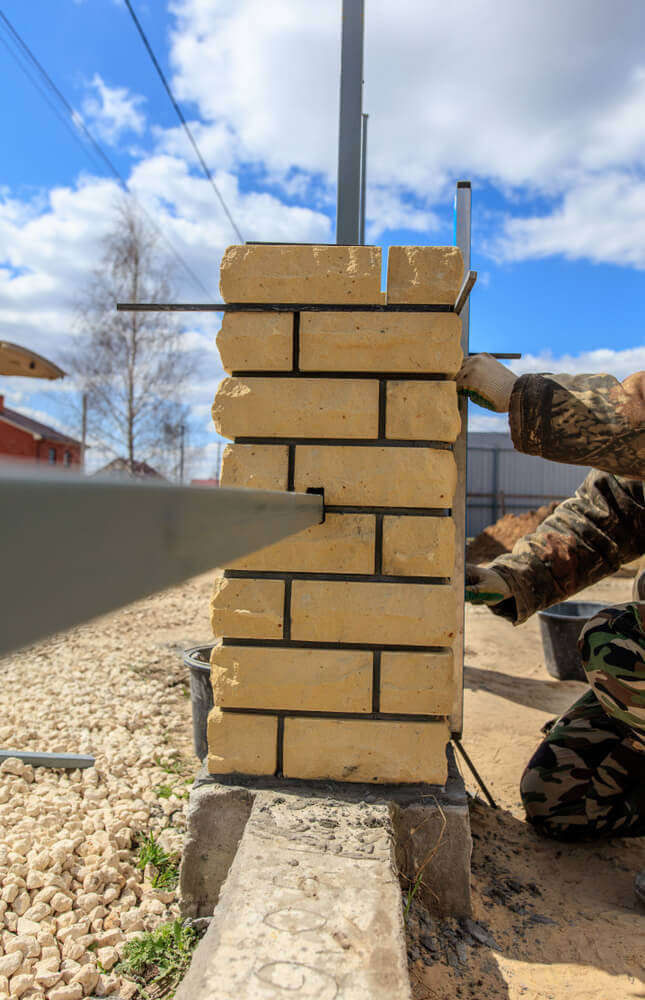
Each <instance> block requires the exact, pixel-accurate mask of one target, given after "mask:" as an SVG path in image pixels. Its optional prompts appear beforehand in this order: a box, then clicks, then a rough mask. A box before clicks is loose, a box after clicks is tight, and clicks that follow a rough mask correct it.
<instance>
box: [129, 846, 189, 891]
mask: <svg viewBox="0 0 645 1000" xmlns="http://www.w3.org/2000/svg"><path fill="white" fill-rule="evenodd" d="M147 864H152V865H154V867H155V868H156V869H157V874H156V875H155V876H154V877H153V879H152V886H153V888H154V889H174V888H175V886H176V885H177V882H178V880H179V866H178V864H177V855H176V854H168V852H167V851H164V849H163V847H162V846H161V844H159V843H158V842H157V840H156V839H155V835H154V833H149V834H148V836H147V837H143V839H141V840H140V846H139V856H138V858H137V868H139V869H140V870H141V871H143V869H144V868H145V867H146V865H147Z"/></svg>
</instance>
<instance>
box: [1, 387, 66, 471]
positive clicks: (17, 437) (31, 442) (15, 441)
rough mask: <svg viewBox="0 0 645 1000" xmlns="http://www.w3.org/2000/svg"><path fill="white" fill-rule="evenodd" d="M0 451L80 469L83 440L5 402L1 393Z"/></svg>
mask: <svg viewBox="0 0 645 1000" xmlns="http://www.w3.org/2000/svg"><path fill="white" fill-rule="evenodd" d="M0 455H4V456H6V457H8V458H24V459H30V460H31V461H36V462H42V463H46V464H47V465H60V466H63V467H64V468H72V467H74V468H77V469H78V468H79V467H80V464H81V442H80V441H77V440H76V439H75V438H72V437H69V436H68V435H67V434H61V432H60V431H57V430H56V429H55V428H54V427H48V426H47V424H41V423H40V422H39V421H38V420H32V418H31V417H27V416H25V415H24V414H23V413H18V411H17V410H10V409H9V407H8V406H5V405H4V396H0Z"/></svg>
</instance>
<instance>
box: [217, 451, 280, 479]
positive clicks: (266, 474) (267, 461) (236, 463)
mask: <svg viewBox="0 0 645 1000" xmlns="http://www.w3.org/2000/svg"><path fill="white" fill-rule="evenodd" d="M288 468H289V449H288V447H287V445H286V444H229V445H227V446H226V448H225V449H224V457H223V458H222V474H221V483H222V486H248V487H253V488H254V489H256V490H286V488H287V476H288Z"/></svg>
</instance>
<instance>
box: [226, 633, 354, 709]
mask: <svg viewBox="0 0 645 1000" xmlns="http://www.w3.org/2000/svg"><path fill="white" fill-rule="evenodd" d="M211 668H212V669H211V673H212V680H213V692H214V695H215V702H216V704H218V705H220V706H221V707H222V708H273V709H284V710H285V711H297V710H301V711H306V712H371V711H372V654H371V653H369V652H364V651H362V650H346V649H345V650H338V649H266V648H265V649H262V648H258V647H252V646H216V647H215V649H214V650H213V653H212V655H211Z"/></svg>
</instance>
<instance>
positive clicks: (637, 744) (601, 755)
mask: <svg viewBox="0 0 645 1000" xmlns="http://www.w3.org/2000/svg"><path fill="white" fill-rule="evenodd" d="M578 648H579V650H580V654H581V657H582V662H583V665H584V668H585V671H586V674H587V680H588V681H589V684H590V687H591V690H589V691H587V692H586V693H585V694H584V695H583V696H582V697H581V698H579V699H578V701H576V702H575V704H574V705H572V706H571V708H570V709H569V710H568V712H565V713H564V715H562V716H560V718H559V719H556V720H555V721H553V722H551V723H548V724H547V726H545V727H544V730H543V732H545V733H546V738H545V739H544V740H543V741H542V743H541V744H540V746H539V747H538V749H537V750H536V752H535V753H534V754H533V757H532V758H531V760H530V761H529V763H528V766H527V768H526V770H525V772H524V774H523V776H522V781H521V786H520V787H521V793H522V801H523V803H524V808H525V809H526V815H527V819H528V820H529V822H530V823H532V824H533V825H534V826H535V828H536V829H537V830H539V831H540V832H541V833H544V834H545V835H546V836H548V837H553V838H555V839H557V840H570V841H571V840H583V839H585V838H591V837H641V836H645V604H641V603H638V604H636V603H634V604H622V605H617V606H616V607H613V608H605V609H603V610H602V611H600V612H599V613H598V614H597V615H595V616H594V617H593V618H591V619H590V620H589V621H588V622H587V623H586V625H585V626H584V628H583V629H582V631H581V633H580V638H579V640H578Z"/></svg>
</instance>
